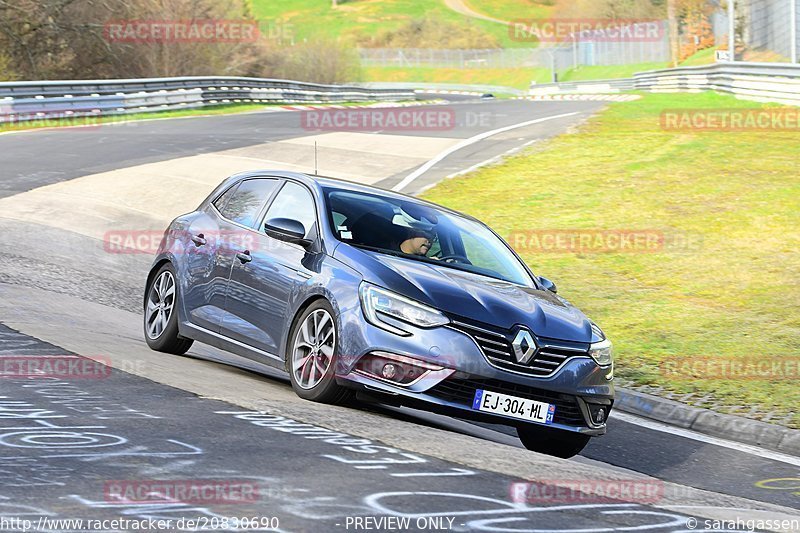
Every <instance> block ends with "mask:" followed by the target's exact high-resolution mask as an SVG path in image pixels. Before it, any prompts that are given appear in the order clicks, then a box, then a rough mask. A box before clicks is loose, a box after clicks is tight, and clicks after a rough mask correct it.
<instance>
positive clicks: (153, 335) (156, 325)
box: [144, 264, 194, 355]
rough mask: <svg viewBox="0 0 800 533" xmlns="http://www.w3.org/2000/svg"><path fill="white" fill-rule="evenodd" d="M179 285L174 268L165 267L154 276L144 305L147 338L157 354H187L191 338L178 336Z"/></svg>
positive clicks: (145, 335) (145, 334)
mask: <svg viewBox="0 0 800 533" xmlns="http://www.w3.org/2000/svg"><path fill="white" fill-rule="evenodd" d="M177 308H178V286H177V284H176V282H175V272H174V271H173V270H172V266H171V265H169V264H166V265H164V266H162V267H161V268H160V269H159V271H158V272H157V273H156V275H155V276H153V281H152V282H151V283H150V286H149V287H148V288H147V298H146V300H145V304H144V338H145V340H146V341H147V345H148V346H150V348H152V349H153V350H156V351H158V352H166V353H172V354H175V355H183V354H185V353H186V352H187V351H188V350H189V348H191V346H192V343H193V342H194V341H193V340H192V339H187V338H185V337H181V336H180V335H178V312H177Z"/></svg>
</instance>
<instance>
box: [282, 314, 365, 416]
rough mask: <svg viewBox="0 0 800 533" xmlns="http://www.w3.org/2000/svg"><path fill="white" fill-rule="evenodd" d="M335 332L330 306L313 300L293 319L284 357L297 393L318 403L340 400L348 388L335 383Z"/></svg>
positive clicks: (336, 341) (343, 397)
mask: <svg viewBox="0 0 800 533" xmlns="http://www.w3.org/2000/svg"><path fill="white" fill-rule="evenodd" d="M338 340H339V335H338V332H337V331H336V320H335V319H334V311H333V308H332V307H331V305H330V304H329V303H328V302H327V301H325V300H317V301H316V302H314V303H313V304H311V305H310V306H309V307H308V309H306V310H305V311H304V312H303V314H302V315H300V317H299V318H298V319H297V320H296V321H295V324H294V327H293V328H292V331H291V333H290V335H289V342H288V343H287V353H286V360H287V361H288V366H289V376H290V377H291V380H292V388H293V389H294V391H295V392H296V393H297V395H298V396H300V397H301V398H304V399H306V400H311V401H314V402H320V403H342V402H343V401H344V400H346V399H347V398H349V397H350V391H349V390H347V389H345V388H344V387H342V386H341V385H339V384H337V383H336V375H335V374H336V348H337V346H338Z"/></svg>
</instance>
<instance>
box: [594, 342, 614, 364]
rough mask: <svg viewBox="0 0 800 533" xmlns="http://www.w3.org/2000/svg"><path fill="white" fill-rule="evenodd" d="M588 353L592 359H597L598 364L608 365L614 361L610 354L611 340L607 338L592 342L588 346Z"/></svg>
mask: <svg viewBox="0 0 800 533" xmlns="http://www.w3.org/2000/svg"><path fill="white" fill-rule="evenodd" d="M589 355H591V356H592V359H594V360H595V361H597V364H598V365H600V366H608V365H610V364H611V363H613V362H614V358H613V356H612V355H611V341H610V340H608V339H603V340H602V341H600V342H593V343H592V345H591V346H589Z"/></svg>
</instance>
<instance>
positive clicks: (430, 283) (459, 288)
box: [335, 244, 592, 343]
mask: <svg viewBox="0 0 800 533" xmlns="http://www.w3.org/2000/svg"><path fill="white" fill-rule="evenodd" d="M335 256H336V258H337V259H339V260H341V261H343V262H345V263H346V264H348V265H350V266H351V267H353V268H354V269H355V270H357V271H358V272H360V273H361V275H362V276H363V278H364V280H365V281H368V282H371V283H374V284H375V285H379V286H381V287H384V288H386V289H389V290H392V291H394V292H397V293H398V294H401V295H403V296H406V297H408V298H412V299H414V300H417V301H419V302H422V303H425V304H428V305H430V306H432V307H435V308H437V309H439V310H441V311H444V312H445V313H447V314H449V315H456V316H460V317H464V318H466V319H471V320H474V321H478V322H483V323H485V324H492V325H494V326H497V327H500V328H509V329H510V328H511V327H513V326H514V325H524V326H527V327H528V328H529V329H530V330H531V331H532V332H533V333H534V334H535V335H536V336H538V337H546V338H550V339H558V340H564V341H574V342H586V343H588V342H591V338H592V329H591V322H590V321H589V319H588V318H587V317H586V315H584V314H583V313H582V312H581V311H580V310H578V309H577V308H576V307H574V306H573V305H571V304H570V303H569V302H567V301H566V300H564V299H563V298H561V297H559V296H557V295H555V294H553V293H552V292H550V291H546V290H538V289H534V288H527V287H521V286H519V285H515V284H513V283H508V282H505V281H501V280H496V279H493V278H489V277H486V276H481V275H478V274H473V273H471V272H464V271H461V270H456V269H454V268H449V267H445V266H438V265H435V264H431V263H427V262H423V261H414V260H409V259H404V258H400V257H394V256H391V255H386V254H380V253H377V252H371V251H367V250H362V249H358V248H355V247H353V246H349V245H346V244H343V245H339V246H338V247H337V248H336V251H335Z"/></svg>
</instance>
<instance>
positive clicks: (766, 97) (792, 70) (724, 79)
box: [633, 63, 800, 105]
mask: <svg viewBox="0 0 800 533" xmlns="http://www.w3.org/2000/svg"><path fill="white" fill-rule="evenodd" d="M633 79H634V84H635V88H636V89H637V90H645V91H650V92H681V91H702V90H714V91H721V92H727V93H732V94H735V95H736V96H738V97H739V98H742V99H746V100H754V101H757V102H772V103H780V104H789V105H800V65H793V64H790V63H717V64H714V65H704V66H699V67H683V68H675V69H664V70H651V71H647V72H639V73H636V74H634V78H633Z"/></svg>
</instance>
